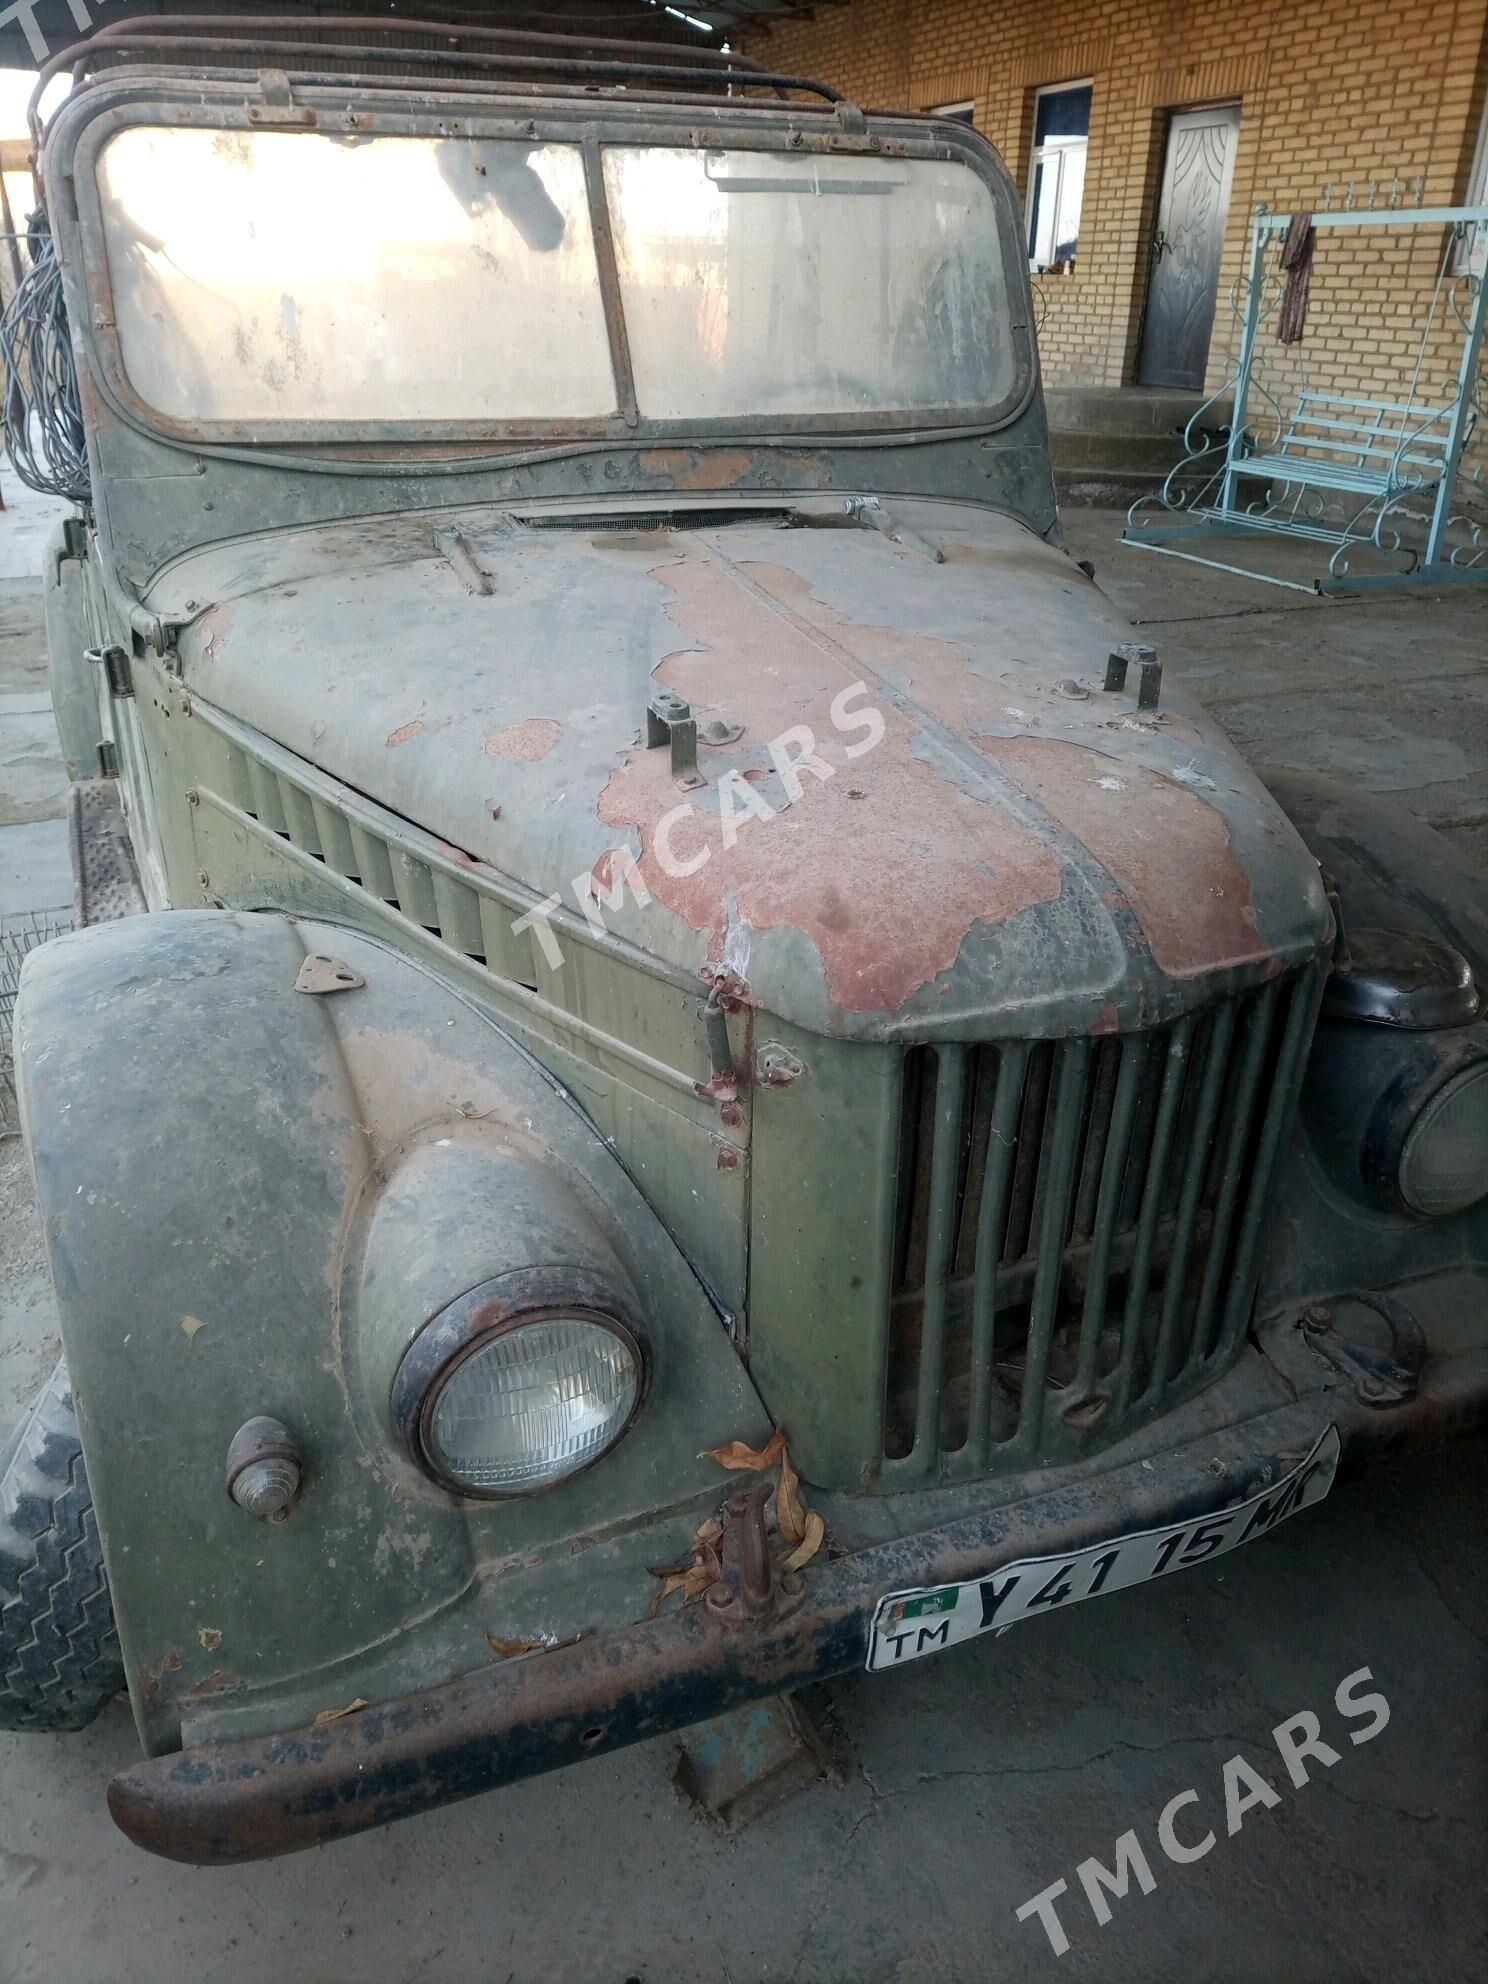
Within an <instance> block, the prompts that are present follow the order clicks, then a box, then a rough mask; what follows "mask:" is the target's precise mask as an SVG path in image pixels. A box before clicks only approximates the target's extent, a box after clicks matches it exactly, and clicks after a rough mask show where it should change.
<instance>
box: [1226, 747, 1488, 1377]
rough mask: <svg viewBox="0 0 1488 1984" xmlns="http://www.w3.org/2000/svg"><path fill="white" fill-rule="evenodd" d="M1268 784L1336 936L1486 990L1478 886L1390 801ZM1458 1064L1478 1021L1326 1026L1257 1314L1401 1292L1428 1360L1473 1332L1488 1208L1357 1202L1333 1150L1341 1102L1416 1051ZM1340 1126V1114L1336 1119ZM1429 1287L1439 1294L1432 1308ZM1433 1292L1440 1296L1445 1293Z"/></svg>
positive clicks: (1447, 849)
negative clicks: (1465, 973) (1455, 960)
mask: <svg viewBox="0 0 1488 1984" xmlns="http://www.w3.org/2000/svg"><path fill="white" fill-rule="evenodd" d="M1266 784H1267V785H1268V786H1269V788H1270V790H1271V792H1272V794H1273V795H1274V796H1275V798H1276V799H1277V800H1278V802H1279V803H1280V804H1281V806H1282V807H1283V808H1284V810H1285V811H1286V812H1287V814H1288V815H1289V816H1290V818H1291V821H1292V824H1293V825H1294V826H1295V827H1296V829H1297V831H1298V832H1299V833H1300V834H1301V836H1302V838H1303V840H1304V841H1305V842H1306V843H1307V846H1308V849H1309V851H1310V852H1311V853H1312V854H1313V856H1314V857H1315V858H1316V860H1317V861H1318V863H1319V865H1320V867H1321V868H1322V871H1323V873H1324V875H1325V876H1326V877H1327V880H1328V882H1329V885H1330V886H1331V887H1332V888H1333V889H1335V890H1336V891H1337V894H1338V899H1339V906H1340V909H1341V912H1342V922H1343V928H1344V932H1345V935H1347V932H1348V931H1349V930H1350V929H1354V930H1357V929H1361V928H1364V927H1365V926H1375V927H1379V928H1384V929H1393V930H1401V931H1407V932H1410V933H1412V934H1416V935H1421V936H1426V937H1430V938H1434V939H1435V940H1436V941H1437V942H1439V943H1445V944H1450V945H1452V946H1454V947H1455V948H1456V949H1457V950H1458V951H1459V952H1461V954H1462V955H1463V956H1464V957H1465V958H1466V959H1467V961H1468V963H1469V964H1470V965H1471V966H1472V969H1473V972H1474V975H1475V976H1476V978H1477V981H1478V984H1479V987H1480V988H1482V989H1483V990H1485V991H1488V875H1485V874H1484V871H1483V869H1482V867H1481V865H1480V864H1478V863H1476V862H1474V861H1473V860H1471V859H1470V858H1468V857H1467V856H1465V855H1463V854H1462V853H1461V852H1459V850H1458V849H1457V848H1456V847H1454V846H1453V845H1452V843H1451V842H1450V841H1448V840H1446V839H1445V838H1444V837H1443V836H1442V835H1441V834H1439V833H1437V832H1436V831H1435V830H1434V829H1433V828H1431V827H1429V826H1427V825H1426V824H1425V823H1424V822H1423V821H1421V820H1418V819H1417V818H1416V817H1415V816H1414V815H1413V814H1411V813H1409V812H1407V811H1406V810H1405V808H1404V807H1402V806H1400V805H1398V804H1396V803H1395V801H1393V800H1391V799H1388V798H1385V797H1382V796H1381V795H1380V794H1378V793H1373V792H1364V791H1361V790H1357V789H1355V788H1353V787H1350V786H1344V785H1341V784H1339V783H1338V781H1337V780H1335V779H1329V778H1321V777H1317V776H1314V775H1312V774H1308V773H1292V772H1284V773H1283V772H1277V773H1268V774H1267V775H1266ZM1458 1036H1462V1037H1463V1038H1464V1040H1465V1044H1466V1051H1469V1052H1474V1053H1476V1052H1478V1051H1481V1050H1480V1047H1479V1042H1484V1043H1488V1022H1485V1020H1484V1018H1483V1017H1481V1016H1480V1017H1479V1019H1478V1020H1477V1021H1476V1023H1475V1024H1474V1025H1472V1026H1469V1027H1461V1028H1454V1029H1443V1030H1440V1031H1439V1032H1437V1033H1434V1034H1429V1035H1428V1034H1412V1033H1408V1032H1402V1031H1399V1030H1397V1029H1395V1028H1391V1027H1385V1026H1375V1025H1367V1024H1361V1023H1360V1022H1358V1021H1354V1020H1347V1019H1337V1018H1334V1019H1330V1018H1328V1017H1327V1016H1326V1015H1325V1016H1324V1017H1323V1019H1322V1020H1320V1022H1319V1025H1318V1034H1317V1039H1316V1042H1315V1044H1314V1048H1313V1055H1312V1062H1311V1066H1310V1067H1309V1070H1308V1076H1307V1081H1306V1083H1305V1084H1304V1087H1303V1091H1302V1099H1301V1107H1300V1109H1299V1111H1298V1118H1297V1129H1296V1132H1295V1135H1294V1137H1293V1139H1292V1144H1291V1148H1290V1149H1289V1151H1288V1152H1287V1154H1286V1156H1285V1158H1284V1160H1283V1163H1282V1167H1281V1172H1280V1176H1279V1177H1278V1180H1277V1187H1276V1195H1275V1211H1274V1214H1273V1216H1272V1220H1271V1224H1270V1230H1269V1239H1268V1245H1267V1251H1266V1255H1265V1258H1264V1261H1263V1263H1262V1269H1261V1278H1260V1289H1259V1295H1258V1302H1257V1313H1258V1315H1259V1316H1260V1317H1261V1318H1262V1319H1263V1321H1264V1320H1265V1319H1268V1318H1272V1319H1274V1318H1276V1317H1278V1316H1285V1315H1287V1314H1289V1313H1290V1312H1293V1311H1296V1310H1298V1309H1300V1308H1301V1307H1302V1305H1304V1304H1310V1303H1316V1302H1330V1301H1333V1300H1335V1299H1338V1298H1342V1297H1346V1296H1347V1295H1348V1294H1349V1292H1350V1291H1353V1290H1357V1289H1361V1288H1362V1289H1367V1290H1376V1291H1382V1290H1388V1289H1397V1290H1404V1291H1405V1293H1406V1296H1407V1299H1408V1301H1410V1302H1411V1303H1414V1302H1415V1301H1416V1299H1417V1298H1416V1295H1415V1294H1414V1293H1413V1292H1412V1289H1413V1288H1419V1289H1420V1290H1421V1300H1422V1302H1423V1303H1434V1304H1435V1305H1436V1306H1435V1308H1434V1309H1432V1308H1429V1307H1423V1308H1422V1310H1421V1313H1420V1315H1419V1317H1418V1320H1419V1321H1420V1322H1421V1324H1422V1325H1423V1327H1425V1328H1426V1330H1427V1334H1428V1337H1429V1338H1430V1339H1431V1342H1432V1345H1433V1352H1435V1351H1436V1350H1437V1349H1438V1348H1440V1347H1441V1346H1442V1345H1445V1344H1448V1343H1459V1342H1460V1341H1461V1340H1463V1339H1464V1337H1466V1338H1470V1339H1471V1340H1473V1341H1475V1342H1476V1341H1481V1337H1482V1331H1483V1313H1482V1286H1483V1283H1482V1276H1483V1272H1484V1270H1485V1268H1488V1201H1480V1202H1479V1203H1478V1204H1477V1205H1476V1206H1474V1207H1472V1208H1470V1209H1469V1210H1468V1211H1467V1212H1465V1213H1461V1214H1458V1215H1456V1216H1455V1217H1452V1218H1445V1219H1420V1218H1416V1217H1413V1216H1409V1215H1407V1214H1405V1213H1404V1212H1403V1211H1398V1210H1391V1209H1390V1208H1389V1207H1386V1206H1383V1205H1381V1204H1380V1203H1378V1202H1377V1201H1376V1200H1375V1199H1374V1198H1373V1197H1372V1196H1371V1195H1370V1194H1369V1193H1367V1192H1366V1191H1364V1190H1362V1189H1361V1184H1360V1172H1359V1161H1358V1160H1359V1150H1358V1148H1357V1139H1355V1142H1354V1144H1353V1145H1352V1146H1351V1147H1347V1148H1344V1147H1340V1138H1339V1129H1338V1125H1339V1121H1340V1111H1339V1110H1338V1109H1337V1108H1336V1107H1335V1103H1336V1100H1337V1097H1338V1096H1339V1095H1343V1096H1358V1095H1363V1094H1368V1093H1370V1092H1371V1091H1372V1090H1375V1089H1378V1088H1379V1087H1380V1085H1381V1083H1382V1082H1383V1081H1384V1080H1385V1079H1386V1077H1387V1076H1388V1074H1389V1071H1390V1069H1391V1068H1392V1067H1394V1066H1397V1065H1398V1066H1401V1067H1403V1066H1404V1065H1405V1063H1406V1060H1407V1058H1408V1057H1410V1056H1411V1055H1412V1054H1413V1053H1414V1052H1415V1051H1416V1050H1417V1048H1418V1046H1419V1045H1420V1044H1423V1043H1427V1042H1431V1043H1439V1044H1440V1047H1441V1049H1442V1051H1443V1052H1444V1053H1449V1052H1451V1051H1454V1046H1455V1043H1456V1042H1457V1038H1458ZM1341 1113H1342V1116H1343V1118H1344V1119H1345V1120H1346V1118H1347V1115H1348V1112H1347V1111H1343V1112H1341ZM1432 1288H1435V1289H1436V1290H1437V1291H1438V1293H1437V1294H1436V1295H1432V1294H1431V1293H1430V1290H1431V1289H1432ZM1441 1291H1445V1293H1444V1294H1443V1293H1442V1292H1441Z"/></svg>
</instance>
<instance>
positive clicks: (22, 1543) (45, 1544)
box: [0, 1363, 124, 1730]
mask: <svg viewBox="0 0 1488 1984" xmlns="http://www.w3.org/2000/svg"><path fill="white" fill-rule="evenodd" d="M123 1685H124V1663H123V1661H122V1660H121V1658H120V1655H119V1641H118V1638H117V1635H116V1634H115V1632H114V1608H113V1601H112V1599H111V1598H110V1596H109V1586H108V1573H107V1571H106V1570H105V1569H104V1563H103V1548H102V1545H101V1544H100V1542H99V1539H98V1518H97V1516H96V1515H95V1514H94V1512H93V1497H92V1495H91V1494H90V1493H89V1492H88V1472H87V1469H86V1468H85V1467H84V1465H83V1449H82V1442H81V1441H80V1440H79V1438H78V1427H77V1416H76V1414H75V1413H74V1411H73V1405H72V1383H71V1380H70V1379H69V1378H68V1375H67V1366H66V1364H65V1363H62V1364H59V1365H58V1366H57V1368H56V1370H55V1371H54V1372H53V1373H52V1375H51V1377H50V1378H49V1379H48V1381H47V1383H46V1384H45V1385H44V1386H43V1387H42V1390H41V1393H40V1395H39V1397H38V1398H37V1400H36V1403H35V1404H34V1405H33V1406H32V1408H31V1410H30V1412H29V1413H27V1414H26V1415H25V1417H24V1418H23V1419H22V1420H21V1422H20V1424H19V1426H17V1427H16V1428H15V1429H14V1430H13V1431H12V1433H11V1434H10V1437H9V1438H8V1439H7V1440H6V1441H5V1443H4V1445H3V1446H0V1729H25V1730H63V1729H85V1728H86V1727H87V1726H88V1724H89V1723H90V1722H91V1721H92V1720H93V1718H94V1717H95V1716H96V1715H97V1714H98V1712H99V1710H100V1709H101V1708H102V1707H103V1705H104V1704H105V1702H107V1701H109V1700H110V1699H111V1698H112V1697H113V1696H114V1695H116V1694H118V1692H119V1690H120V1689H121V1688H122V1687H123Z"/></svg>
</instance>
